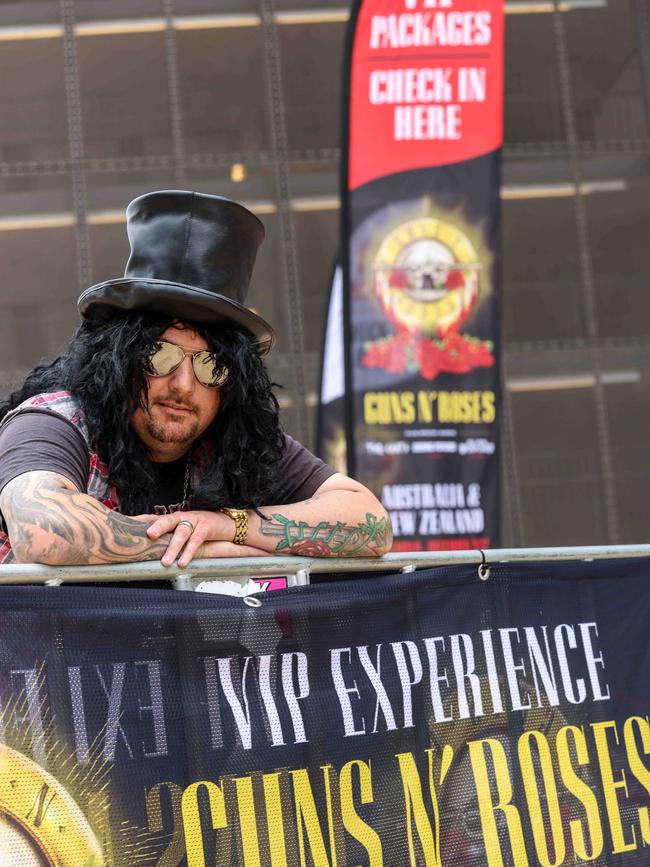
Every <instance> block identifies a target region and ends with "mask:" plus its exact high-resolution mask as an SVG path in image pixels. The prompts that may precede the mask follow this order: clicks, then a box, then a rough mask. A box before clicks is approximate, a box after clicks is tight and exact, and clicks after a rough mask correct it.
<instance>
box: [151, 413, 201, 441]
mask: <svg viewBox="0 0 650 867" xmlns="http://www.w3.org/2000/svg"><path fill="white" fill-rule="evenodd" d="M144 421H145V428H146V431H147V433H148V434H149V436H150V437H151V438H152V439H153V440H155V441H156V442H159V443H176V444H177V445H183V444H185V443H188V444H189V443H192V442H194V440H195V439H196V437H197V435H198V432H199V422H198V419H197V418H196V417H194V418H192V419H182V420H181V421H180V422H174V421H167V422H166V423H164V422H159V421H157V420H156V419H155V418H154V417H153V416H152V415H151V413H147V414H146V415H145V419H144Z"/></svg>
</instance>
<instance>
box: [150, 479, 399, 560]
mask: <svg viewBox="0 0 650 867" xmlns="http://www.w3.org/2000/svg"><path fill="white" fill-rule="evenodd" d="M259 511H260V513H261V514H262V515H264V517H263V518H260V517H259V515H257V514H256V513H255V512H254V511H249V513H248V536H247V537H246V544H247V545H252V546H254V547H255V548H256V549H258V552H259V553H260V554H261V553H266V554H279V555H285V556H286V555H287V554H296V555H302V556H305V557H380V556H381V555H382V554H385V553H386V552H387V551H389V550H390V547H391V545H392V541H393V534H392V529H391V525H390V519H389V517H388V515H387V514H386V512H385V510H384V508H383V506H382V505H381V503H380V502H379V500H378V499H377V498H376V497H375V496H374V494H372V493H371V492H370V491H369V490H368V489H367V488H366V487H364V486H363V485H361V484H360V483H359V482H355V481H354V480H353V479H350V478H348V477H347V476H344V475H341V474H340V473H336V474H335V475H333V476H331V477H330V478H329V479H327V481H325V482H324V483H323V484H322V485H321V486H320V487H319V488H318V490H317V491H316V493H315V494H314V495H313V497H311V498H310V499H309V500H303V501H302V502H300V503H290V504H289V505H283V506H262V507H261V508H260V510H259ZM182 520H186V521H187V520H190V521H191V522H192V524H193V525H194V527H195V529H194V532H193V533H192V534H191V535H190V532H189V530H188V528H187V526H186V525H184V524H182V525H179V522H180V521H182ZM162 534H173V535H172V541H171V542H170V544H169V547H168V550H167V553H166V554H165V555H164V556H163V558H162V562H163V563H164V564H167V561H169V563H172V562H173V561H174V559H176V557H178V564H179V566H181V567H184V566H186V565H187V564H188V563H189V562H190V561H191V560H192V558H193V557H197V556H201V555H202V556H206V557H212V556H232V555H231V554H229V555H223V554H219V553H217V550H218V548H215V546H219V545H222V544H223V541H222V540H231V539H232V538H233V534H234V522H233V520H232V519H231V518H229V517H228V516H227V515H224V514H221V513H215V512H200V511H194V512H182V513H181V512H177V513H174V514H172V515H162V516H161V517H160V518H158V519H157V520H156V521H154V523H153V524H152V525H151V527H150V528H149V530H148V535H149V538H151V539H159V538H161V537H162ZM233 547H235V548H237V547H239V546H233ZM242 547H244V546H242Z"/></svg>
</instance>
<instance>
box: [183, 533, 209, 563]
mask: <svg viewBox="0 0 650 867" xmlns="http://www.w3.org/2000/svg"><path fill="white" fill-rule="evenodd" d="M203 542H205V538H204V537H203V534H202V533H201V532H200V531H199V532H194V533H193V534H192V535H191V536H190V538H189V539H188V540H187V542H186V544H185V547H184V548H183V553H182V554H181V556H180V557H179V558H178V565H179V566H180V567H181V569H182V568H184V567H185V566H187V565H188V564H189V563H191V562H192V560H193V559H194V555H195V554H196V552H197V551H198V550H199V548H200V547H201V545H202V544H203Z"/></svg>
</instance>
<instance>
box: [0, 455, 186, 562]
mask: <svg viewBox="0 0 650 867" xmlns="http://www.w3.org/2000/svg"><path fill="white" fill-rule="evenodd" d="M0 509H2V514H3V516H4V520H5V524H6V525H7V528H8V533H9V539H10V541H11V548H12V554H13V559H15V560H17V561H18V562H23V563H24V562H36V563H50V564H54V565H67V566H78V565H94V564H97V565H99V564H101V563H121V562H135V561H139V560H157V559H159V558H160V557H161V556H162V555H163V553H164V552H165V550H166V549H167V544H168V542H169V539H170V536H169V535H167V536H164V537H161V538H160V539H157V540H156V541H151V540H150V539H149V538H148V537H147V528H148V526H149V524H147V523H146V522H144V521H139V520H136V519H135V518H130V517H128V516H127V515H121V514H120V513H119V512H112V511H111V510H110V509H108V508H107V507H106V506H104V505H103V504H102V503H100V502H98V501H97V500H93V499H92V497H89V496H88V495H87V494H81V493H79V492H78V491H77V490H76V489H74V488H72V487H66V480H64V479H63V478H62V477H61V476H58V475H56V474H54V473H48V472H33V473H26V474H25V475H23V476H18V477H17V478H16V479H13V480H12V481H11V482H9V483H8V484H7V485H6V486H5V488H4V489H3V491H2V495H1V496H0Z"/></svg>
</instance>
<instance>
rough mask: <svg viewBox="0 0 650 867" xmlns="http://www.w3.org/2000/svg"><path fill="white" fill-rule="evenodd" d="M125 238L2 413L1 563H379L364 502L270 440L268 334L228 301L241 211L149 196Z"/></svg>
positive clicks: (241, 296)
mask: <svg viewBox="0 0 650 867" xmlns="http://www.w3.org/2000/svg"><path fill="white" fill-rule="evenodd" d="M127 231H128V234H129V240H130V243H131V256H130V258H129V262H128V264H127V268H126V274H125V277H124V278H123V279H117V280H110V281H107V282H104V283H101V284H98V285H96V286H92V287H91V288H90V289H87V290H86V291H85V292H83V293H82V295H81V297H80V298H79V311H80V314H81V316H82V324H81V326H80V327H79V329H78V330H77V332H76V334H75V336H74V337H73V339H72V341H71V343H70V346H69V347H68V350H67V351H66V353H64V355H62V356H61V357H59V358H58V359H56V360H55V361H54V362H53V363H52V364H49V365H41V366H39V367H37V368H35V369H34V370H33V371H32V372H31V373H30V374H29V375H28V377H27V379H26V381H25V383H24V384H23V386H22V387H21V388H19V389H18V390H17V391H16V392H14V393H13V394H12V395H10V397H9V398H8V399H7V400H6V401H5V402H4V403H2V404H0V420H1V422H0V514H1V516H2V519H3V524H2V526H1V527H0V562H11V561H16V562H39V563H47V564H50V565H71V564H99V563H115V562H130V561H139V560H152V559H160V560H161V562H162V564H163V565H165V566H170V565H171V564H172V563H174V562H175V561H177V562H178V565H179V566H180V567H185V566H187V564H188V563H190V561H191V560H192V559H194V558H197V557H202V558H208V557H232V556H258V555H268V554H307V555H317V556H374V555H381V554H383V553H385V552H386V551H387V550H388V549H389V548H390V544H391V530H390V523H389V520H388V517H387V515H386V513H385V511H384V509H383V508H382V506H381V504H380V503H379V502H378V500H377V499H376V498H375V497H374V495H373V494H372V493H371V492H370V491H369V490H368V489H367V488H365V487H364V486H363V485H360V484H359V483H357V482H355V481H353V480H352V479H350V478H348V477H346V476H343V475H341V474H339V473H335V472H334V471H333V470H332V469H331V468H330V467H328V466H327V465H325V464H323V463H322V461H320V460H318V459H317V458H315V457H314V456H313V455H311V454H310V453H309V452H308V451H307V450H306V449H304V448H303V447H302V446H301V445H300V444H299V443H296V442H295V441H294V440H292V439H291V438H290V437H288V436H286V435H284V434H283V432H282V430H281V427H280V424H279V420H278V404H277V401H276V399H275V397H274V395H273V392H272V388H271V382H270V380H269V377H268V373H267V371H266V367H265V365H264V363H263V361H262V358H261V356H262V355H263V354H264V353H265V352H267V351H268V350H269V349H270V348H271V346H272V345H273V342H274V339H275V338H274V334H273V331H272V329H271V327H270V326H269V325H268V323H266V322H265V321H264V320H263V319H262V318H261V317H260V316H258V315H257V314H256V313H255V312H253V311H252V310H249V309H248V308H246V307H245V306H244V303H243V302H244V300H245V295H246V290H247V289H248V284H249V281H250V275H251V271H252V267H253V263H254V260H255V256H256V253H257V248H258V246H259V244H260V243H261V241H262V240H263V238H264V228H263V226H262V224H261V222H260V221H259V220H258V219H257V217H255V216H254V215H253V214H251V213H250V212H249V211H247V210H246V209H245V208H244V207H242V206H241V205H238V204H237V203H235V202H231V201H229V200H227V199H223V198H220V197H217V196H208V195H203V194H199V193H189V192H180V191H166V192H156V193H148V194H146V195H144V196H141V197H139V198H138V199H135V201H133V202H131V204H130V205H129V207H128V209H127Z"/></svg>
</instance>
